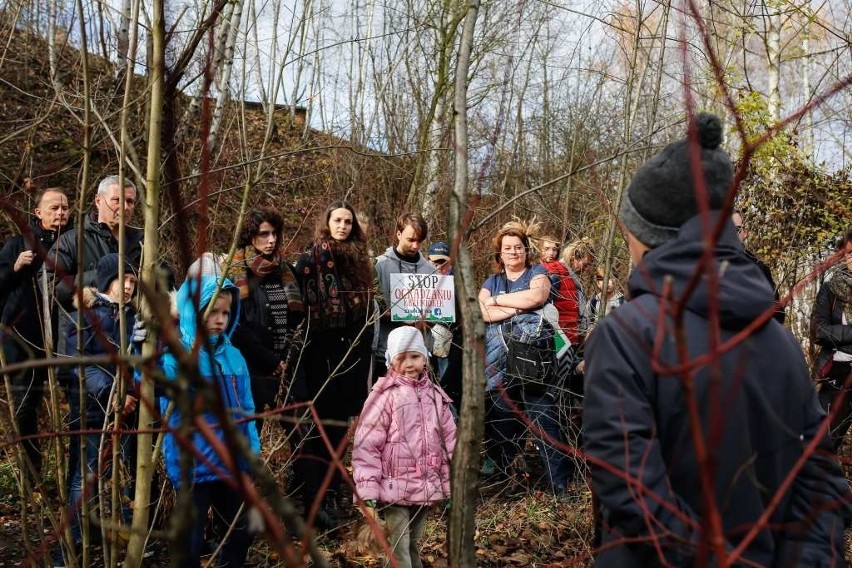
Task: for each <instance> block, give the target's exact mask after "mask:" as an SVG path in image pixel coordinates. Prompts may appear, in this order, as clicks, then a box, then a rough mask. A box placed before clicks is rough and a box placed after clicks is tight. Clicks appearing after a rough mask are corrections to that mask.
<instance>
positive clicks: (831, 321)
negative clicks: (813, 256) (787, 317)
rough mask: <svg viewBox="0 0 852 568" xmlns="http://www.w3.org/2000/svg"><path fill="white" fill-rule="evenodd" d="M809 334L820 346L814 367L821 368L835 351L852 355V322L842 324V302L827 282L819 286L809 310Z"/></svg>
mask: <svg viewBox="0 0 852 568" xmlns="http://www.w3.org/2000/svg"><path fill="white" fill-rule="evenodd" d="M811 334H812V335H813V339H814V342H815V343H816V344H817V345H819V346H820V352H819V354H818V355H817V358H816V364H815V367H816V369H817V370H819V369H822V368H823V367H824V366H825V365H826V364H827V363H828V361H829V359H831V358H832V357H833V356H834V352H835V351H841V352H843V353H848V354H850V355H852V323H849V324H847V325H843V302H842V301H841V300H840V299H838V298H837V296H835V295H834V292H832V291H831V287H830V286H829V285H828V283H825V284H823V285H822V286H820V289H819V292H817V297H816V303H814V309H813V312H811Z"/></svg>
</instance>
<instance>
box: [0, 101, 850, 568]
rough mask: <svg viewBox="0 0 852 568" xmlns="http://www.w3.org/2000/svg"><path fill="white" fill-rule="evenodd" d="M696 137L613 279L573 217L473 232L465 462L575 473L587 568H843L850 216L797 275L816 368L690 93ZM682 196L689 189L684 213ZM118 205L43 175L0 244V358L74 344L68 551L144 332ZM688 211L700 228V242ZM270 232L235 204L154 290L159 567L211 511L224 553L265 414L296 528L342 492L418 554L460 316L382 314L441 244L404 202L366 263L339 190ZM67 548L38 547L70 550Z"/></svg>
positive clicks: (392, 541) (138, 239) (433, 495)
mask: <svg viewBox="0 0 852 568" xmlns="http://www.w3.org/2000/svg"><path fill="white" fill-rule="evenodd" d="M692 131H693V134H692V135H691V136H690V137H687V138H686V139H683V140H679V141H677V142H674V143H672V144H670V145H669V146H667V147H666V148H665V149H663V150H662V151H661V152H660V153H659V154H657V155H656V156H654V157H653V158H651V159H650V160H649V161H648V162H647V163H646V164H645V165H643V166H642V167H641V168H640V169H639V170H638V171H637V172H636V175H635V176H634V178H633V179H632V181H631V183H630V185H629V186H628V188H627V190H626V193H625V197H624V200H623V202H622V205H621V209H620V212H619V216H620V219H621V222H622V223H623V226H624V228H625V230H626V240H627V243H628V248H629V251H630V256H631V259H632V261H633V264H634V265H635V269H634V271H633V273H632V274H631V276H630V279H629V283H628V285H627V290H626V292H627V293H625V291H623V290H621V287H620V285H619V279H618V278H617V276H616V275H615V274H614V272H613V271H612V270H610V269H605V267H604V266H597V267H596V266H595V257H596V251H595V250H594V248H593V246H592V243H591V242H590V241H589V240H587V239H578V240H575V241H571V242H568V243H563V242H562V239H561V238H559V237H556V236H555V235H554V234H553V233H549V234H548V233H542V232H541V227H540V226H539V224H537V223H535V222H522V221H512V222H509V223H507V224H505V225H503V226H502V227H500V228H499V230H498V231H497V233H496V234H495V235H494V238H493V241H492V249H491V255H492V257H491V258H492V260H493V263H494V266H493V273H492V274H491V275H489V276H488V277H487V278H486V279H485V281H484V283H483V284H482V287H481V290H480V292H479V296H478V300H479V305H480V309H481V315H482V318H483V319H484V321H485V323H486V338H485V368H484V369H483V374H484V382H485V385H486V387H485V388H486V408H485V440H484V447H485V452H484V460H483V466H482V474H483V476H485V477H488V478H492V479H493V478H496V479H507V480H511V479H513V478H515V477H516V476H518V475H519V474H520V473H522V472H527V471H528V469H527V464H526V463H525V458H528V457H529V456H527V455H526V452H525V451H524V448H525V443H526V441H527V440H531V441H532V443H533V444H534V445H535V447H536V448H537V450H538V454H539V456H540V462H541V469H542V470H543V474H542V479H541V483H542V484H543V486H544V487H545V488H546V489H547V490H548V491H550V492H552V493H553V494H554V495H556V496H557V498H558V497H559V496H561V495H565V494H566V493H568V492H569V490H570V488H571V484H572V482H573V481H575V480H582V479H584V477H585V474H586V473H587V472H588V475H589V477H590V479H591V484H592V488H593V494H594V496H595V501H594V509H595V518H596V525H597V532H596V539H597V543H596V544H597V546H598V547H597V548H596V555H597V565H598V566H657V565H675V566H687V565H694V563H695V562H696V561H697V560H696V559H699V558H703V559H704V561H709V560H712V559H714V558H720V557H721V556H722V555H734V556H735V557H736V558H735V560H736V561H738V562H743V563H745V564H744V565H746V564H747V565H754V564H756V565H767V566H769V565H771V566H788V565H789V566H794V565H795V566H803V565H808V566H832V565H836V566H840V565H843V562H844V561H843V557H844V532H843V531H844V529H845V527H846V526H848V525H849V523H850V521H852V502H850V497H852V494H850V491H849V488H848V485H847V482H846V480H845V479H844V476H843V474H842V471H841V469H840V467H839V465H838V463H837V461H836V458H835V457H834V453H835V451H836V450H837V449H838V448H839V446H840V444H841V442H842V440H843V438H844V436H845V435H846V432H847V430H848V427H849V423H850V420H852V397H847V396H846V394H847V391H848V388H849V385H850V382H852V367H850V365H852V276H850V274H852V231H849V232H847V233H846V234H845V235H844V236H843V238H842V239H841V240H840V244H839V247H838V254H837V256H836V257H835V258H836V259H837V260H840V262H838V263H837V264H836V265H835V266H833V267H832V268H830V269H829V271H828V272H827V274H826V278H825V283H824V284H823V285H822V286H821V288H820V290H819V294H818V296H817V301H816V305H815V307H814V317H813V322H814V323H813V332H814V341H815V342H816V344H817V345H818V346H820V348H821V352H820V354H819V356H818V357H817V365H816V370H815V371H813V372H812V370H811V369H809V368H808V367H807V365H806V363H805V358H804V356H803V354H802V349H801V347H800V346H799V344H798V343H797V341H796V340H795V339H794V338H793V336H792V334H791V333H790V332H789V331H788V330H786V329H785V328H784V327H783V326H782V325H781V323H782V322H783V314H784V309H783V304H781V303H779V299H778V295H777V290H775V289H774V283H773V282H772V280H771V273H769V272H768V269H766V270H764V268H765V267H761V266H760V265H759V263H758V262H757V259H756V258H755V257H754V256H753V255H751V253H748V252H747V251H746V250H745V249H744V248H743V242H744V241H745V239H746V238H747V231H746V229H745V227H744V224H743V218H742V215H741V214H740V213H739V212H734V213H733V215H732V216H730V217H728V216H723V215H722V211H724V210H725V208H726V207H729V206H730V203H729V201H730V199H729V192H730V189H731V187H732V182H733V169H732V166H731V162H730V159H729V157H728V155H727V154H726V153H725V152H724V151H722V150H721V149H720V148H719V144H720V142H721V128H720V125H719V121H718V119H717V118H715V117H713V116H711V115H698V116H697V117H696V118H695V122H694V124H693V128H692ZM698 188H700V189H701V191H698ZM697 195H704V196H706V200H707V207H706V210H705V211H704V212H703V213H702V207H700V206H699V203H700V202H699V198H698V197H696V196H697ZM136 199H137V195H136V188H135V186H134V185H133V184H132V183H131V182H130V181H129V180H122V179H120V178H119V177H118V176H109V177H107V178H105V179H104V180H103V181H102V182H101V184H100V186H99V187H98V191H97V195H96V196H95V199H94V206H95V207H94V210H93V211H92V214H91V215H89V216H87V217H86V218H85V220H84V222H83V226H82V227H71V226H70V224H69V206H68V196H67V195H66V193H65V191H63V190H61V189H58V188H50V189H46V190H44V191H41V192H39V193H38V194H37V195H36V196H35V203H36V205H35V208H34V218H33V221H32V224H31V225H30V226H28V227H23V228H22V235H21V236H19V237H15V238H13V239H11V240H10V241H9V242H7V243H6V245H5V246H4V247H3V248H2V250H0V292H2V294H0V298H3V299H4V301H3V304H2V307H3V309H2V320H0V321H2V324H3V328H2V340H3V341H2V346H3V355H4V360H3V364H4V365H7V364H9V363H16V362H22V361H26V360H29V359H33V358H44V357H45V356H48V355H50V354H51V353H53V352H56V353H57V354H59V355H60V356H67V357H69V358H71V359H72V360H73V361H74V362H75V364H73V365H68V366H62V367H60V368H59V369H58V376H59V378H60V384H62V385H63V387H64V390H65V393H66V396H67V397H68V400H69V404H70V416H69V418H68V428H69V430H71V431H77V430H80V431H85V432H86V435H85V436H82V437H80V436H73V435H72V436H70V437H69V440H70V444H69V448H68V458H67V459H68V472H69V475H68V480H67V483H68V489H69V491H68V495H69V502H68V509H67V511H68V514H67V515H66V516H65V518H66V519H67V522H68V523H69V524H70V526H71V534H72V538H73V541H74V544H77V545H79V544H78V543H79V542H81V541H82V539H83V529H84V528H85V525H86V522H87V520H88V519H87V518H86V517H84V516H83V515H81V511H85V510H86V509H85V507H84V506H83V505H84V503H88V502H92V505H91V506H92V507H96V506H97V504H96V503H95V502H94V500H93V494H96V493H97V491H98V489H97V478H98V477H103V476H105V475H107V474H108V473H109V471H110V465H111V464H109V463H108V461H109V460H107V459H106V456H107V455H108V454H109V451H108V450H109V444H110V441H109V440H115V439H116V436H111V435H110V434H109V432H110V431H111V430H116V431H121V430H122V427H121V425H122V424H131V423H132V421H133V420H134V416H135V413H136V411H137V408H138V406H139V404H140V400H139V390H138V381H139V376H138V373H137V374H136V375H134V372H133V369H131V368H130V367H129V366H128V364H127V362H126V361H127V360H126V358H123V357H121V356H120V355H121V353H122V349H127V348H128V347H130V348H133V347H134V345H133V344H134V341H144V340H146V338H147V334H146V333H144V331H145V327H146V326H149V325H151V324H152V323H155V324H156V325H157V326H158V327H159V328H162V327H163V326H164V325H166V323H165V322H159V323H156V322H141V321H140V320H139V318H138V317H137V316H136V315H135V312H134V309H133V305H134V301H133V299H134V297H136V296H138V294H137V293H136V284H137V278H138V274H139V268H140V262H141V252H142V248H141V244H142V241H143V235H142V232H141V231H140V230H138V229H134V228H133V227H132V226H131V225H130V223H131V222H132V216H133V212H134V207H135V204H136ZM711 227H718V229H719V230H718V238H717V239H715V240H713V241H712V242H711V243H710V245H709V246H711V247H712V251H711V252H712V254H710V255H708V254H707V249H706V246H708V245H707V239H704V238H703V235H705V234H707V233H708V231H710V230H712V229H711ZM283 231H284V222H283V220H282V217H281V216H280V215H279V214H278V213H277V212H276V211H275V210H273V209H269V208H256V209H252V210H250V211H249V212H248V213H247V214H246V216H245V218H244V220H243V222H242V230H241V232H240V233H239V238H238V242H237V248H236V252H235V254H234V255H233V256H232V258H230V259H228V258H226V257H224V255H222V256H216V255H205V257H204V258H203V259H202V260H203V261H202V262H198V263H196V265H194V267H193V268H192V269H191V270H190V271H189V272H188V273H187V275H186V278H185V279H184V280H182V282H181V283H180V285H179V286H178V289H177V291H176V293H175V294H174V303H175V306H174V314H173V318H174V321H173V322H171V323H172V324H174V325H176V326H177V330H178V336H179V340H178V342H177V343H171V344H168V343H163V344H162V345H160V347H159V350H160V355H159V361H158V367H159V368H160V369H161V370H162V377H163V378H162V380H161V381H160V382H159V384H158V387H157V395H158V399H159V400H158V406H157V408H158V409H159V411H160V416H159V419H160V420H161V422H162V424H163V430H164V433H165V436H164V442H163V459H164V462H165V470H166V473H167V475H168V477H169V479H170V481H171V485H172V487H173V488H174V489H175V490H176V491H178V493H179V495H184V496H186V497H185V500H184V501H179V502H182V503H189V504H191V506H192V508H193V510H194V511H195V514H194V515H192V516H191V517H190V518H191V519H192V522H191V523H190V526H189V528H188V535H187V536H188V538H187V540H186V542H187V543H188V545H187V546H186V547H185V550H183V565H185V566H199V565H200V558H201V556H202V554H203V551H204V550H205V546H206V544H205V540H206V535H209V534H210V532H211V530H213V533H214V534H217V533H216V531H215V525H217V524H218V525H223V524H224V526H226V527H229V529H228V530H227V531H224V532H222V533H218V536H219V537H220V538H222V539H224V540H223V543H222V547H221V550H220V552H219V554H218V555H217V565H219V566H242V565H244V563H245V561H246V557H247V553H248V550H249V547H250V545H251V543H252V540H253V538H254V536H253V534H252V531H251V527H250V524H249V522H248V520H247V517H246V513H245V512H244V510H243V509H244V508H243V505H244V499H245V493H244V492H243V491H242V488H244V487H245V486H246V484H247V483H249V482H250V479H251V473H252V465H251V464H252V463H253V458H252V454H256V455H259V454H260V453H262V452H264V451H271V450H268V449H266V448H262V447H261V436H260V431H261V428H262V426H263V425H264V424H273V423H274V424H276V425H277V424H280V425H281V427H282V428H284V431H285V432H286V434H287V436H286V439H287V440H289V442H290V444H289V446H290V448H289V451H290V452H291V454H292V471H291V472H290V473H289V475H288V487H287V488H286V490H287V492H288V493H289V494H290V495H293V496H294V497H296V498H297V499H298V500H299V501H300V502H301V503H302V508H303V510H304V514H305V518H306V519H307V520H309V521H310V522H309V524H311V525H313V526H315V527H316V528H317V529H318V530H320V531H323V532H326V533H328V534H329V535H334V534H335V533H336V531H337V529H338V528H339V526H340V525H341V523H342V522H344V520H345V518H346V517H347V516H348V514H349V511H351V510H352V508H353V503H354V506H355V507H356V508H358V509H360V510H361V511H362V512H363V513H364V514H365V515H366V516H367V517H370V518H371V519H372V520H373V521H376V522H377V523H380V524H383V525H384V526H385V527H386V531H387V532H386V538H387V539H388V542H389V545H390V550H391V552H392V554H393V555H394V557H395V558H396V561H397V563H398V564H399V565H400V566H421V561H420V557H419V551H418V542H419V540H420V539H421V537H422V535H423V528H424V521H425V518H426V515H427V513H428V511H429V509H430V507H431V506H432V505H435V504H438V503H441V502H444V501H446V500H447V499H449V497H450V495H451V488H450V483H449V482H450V474H449V472H450V465H451V462H452V457H453V451H454V446H455V437H456V423H457V421H458V419H459V417H458V409H459V408H461V393H462V388H461V385H462V372H461V361H462V357H463V353H464V347H465V345H464V330H463V326H462V325H461V324H460V322H459V321H458V320H457V319H456V321H437V320H436V321H430V320H429V318H426V317H423V318H421V319H420V320H418V321H414V322H409V321H405V320H404V318H402V317H397V316H396V315H394V313H395V312H394V309H393V308H394V306H395V304H397V303H399V302H400V300H399V298H400V296H399V293H400V291H399V288H398V286H399V284H398V282H399V279H400V278H401V277H407V276H410V277H412V278H414V279H417V278H418V277H421V276H432V275H435V276H440V277H444V278H448V279H450V280H451V277H452V274H453V268H452V264H453V256H452V254H451V249H450V247H449V245H448V244H447V243H446V242H442V241H433V242H432V243H431V245H430V246H429V247H428V249H426V248H424V244H425V243H426V242H427V239H428V237H429V228H428V225H427V222H426V220H425V219H424V218H423V217H422V216H421V215H419V214H417V213H405V214H402V215H400V216H399V218H398V219H397V224H396V227H395V242H394V244H392V245H391V246H389V247H388V248H387V250H385V251H384V252H383V253H382V254H381V255H379V256H378V257H377V258H376V259H375V260H372V259H371V258H370V255H369V254H368V252H367V235H366V232H365V228H364V227H363V226H362V221H361V220H359V214H358V212H357V211H356V210H355V208H354V207H353V206H352V205H351V204H350V203H348V202H346V201H335V202H333V203H331V204H330V205H329V206H328V207H327V209H326V210H325V211H324V213H323V214H322V215H320V216H319V217H318V219H317V225H316V229H315V231H314V237H313V241H312V242H311V243H310V244H309V246H308V247H307V249H306V250H305V251H304V252H303V253H302V254H300V255H299V256H298V258H296V259H295V262H292V263H291V262H290V259H287V258H285V256H284V254H283V251H282V242H283ZM737 237H739V238H737ZM122 238H123V241H120V239H122ZM80 243H82V249H80V248H79V246H80ZM424 251H428V254H426V253H425V252H424ZM696 274H700V275H701V278H697V279H696V278H695V275H696ZM587 287H591V288H592V289H591V290H590V291H589V292H587V291H586V289H587ZM773 294H774V296H773ZM627 297H629V298H630V299H629V301H628V300H627V299H626V298H627ZM458 301H459V298H458V297H455V298H454V302H455V303H456V304H458ZM455 312H456V314H458V313H459V310H458V309H456V310H455ZM137 347H138V346H137ZM80 357H82V358H83V359H84V360H86V361H89V362H85V363H82V364H81V363H79V358H80ZM47 373H48V370H47V369H46V368H45V367H41V366H35V367H32V368H28V369H27V370H26V371H23V372H20V373H15V374H13V375H12V376H11V377H10V379H11V380H10V385H11V392H10V395H11V400H10V404H11V405H12V410H13V414H14V416H15V418H16V420H17V428H18V434H19V435H20V436H21V437H22V438H23V440H24V442H23V443H22V448H23V449H24V455H25V456H26V459H25V461H24V463H25V465H26V470H25V471H24V472H23V477H22V480H23V481H24V482H26V483H29V484H31V485H32V484H37V483H38V482H39V479H40V477H41V475H42V469H43V467H44V465H43V459H42V452H41V448H40V447H39V443H38V441H37V440H38V436H37V434H38V411H39V407H40V405H41V402H42V399H43V393H44V389H45V386H44V385H45V381H46V377H47ZM812 379H815V381H814V380H812ZM815 383H816V385H817V387H818V389H819V394H817V389H815V388H814V384H815ZM723 409H724V410H723ZM827 412H828V413H830V418H829V419H828V420H826V413H827ZM358 417H360V418H358ZM285 418H286V419H285ZM353 419H354V420H353ZM110 423H113V424H114V426H112V427H111V426H110ZM113 443H114V442H113ZM350 443H351V446H352V447H351V452H352V453H351V465H352V470H351V478H350V474H349V472H348V470H347V469H346V467H345V466H344V462H345V460H346V455H347V451H348V450H349V446H350ZM81 460H82V461H81ZM112 465H117V464H112ZM346 485H349V486H351V487H354V491H353V503H349V504H347V503H346V502H344V499H345V498H346V497H347V492H346V491H345V490H344V487H345V486H346ZM122 487H123V488H124V490H126V491H130V490H131V489H132V482H130V483H127V484H123V485H122ZM127 502H128V499H122V503H124V504H125V505H126V503H127ZM116 510H117V511H118V516H119V517H120V518H117V519H112V521H113V522H115V523H118V524H126V523H128V522H129V517H130V511H129V510H128V508H127V507H126V506H119V507H117V508H116ZM211 519H212V520H211ZM211 526H213V527H214V528H213V529H211ZM64 552H65V556H64V557H63V556H62V555H61V554H60V555H56V556H55V557H54V564H55V565H57V566H59V565H64V563H65V561H66V560H68V554H73V553H74V552H75V551H74V550H73V547H71V550H67V551H64ZM832 562H833V563H832Z"/></svg>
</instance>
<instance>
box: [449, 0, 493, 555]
mask: <svg viewBox="0 0 852 568" xmlns="http://www.w3.org/2000/svg"><path fill="white" fill-rule="evenodd" d="M478 13H479V0H471V2H470V4H469V5H468V11H467V16H466V17H465V23H464V30H463V31H462V37H461V43H460V45H459V55H458V62H457V65H456V87H455V100H454V114H455V116H454V119H455V134H456V136H455V138H456V146H455V147H456V157H455V185H454V188H453V198H452V200H451V203H450V231H451V237H452V242H453V252H452V254H453V256H454V257H455V258H456V259H457V261H456V268H457V270H456V271H455V281H456V290H457V293H458V294H459V295H460V298H459V300H460V301H459V304H460V306H461V316H462V325H463V326H464V329H465V346H466V349H465V353H464V364H463V367H464V369H463V375H462V376H463V386H462V408H461V411H460V416H461V421H460V423H459V429H458V434H457V441H456V448H455V452H454V453H453V466H452V488H453V494H452V502H453V504H452V507H451V509H450V518H449V522H448V532H449V541H450V565H451V566H475V565H476V555H475V551H474V545H473V544H474V532H475V530H476V525H475V522H474V521H475V513H476V507H475V506H473V504H474V503H476V502H477V499H478V498H479V457H480V456H479V454H480V449H481V447H482V436H483V433H484V420H485V377H484V375H483V374H482V368H483V366H484V358H485V357H484V349H483V341H484V338H485V324H484V322H483V320H482V313H481V312H480V311H479V301H478V299H477V292H478V290H477V286H476V282H475V281H474V271H473V259H472V258H471V256H470V252H469V250H468V246H467V240H468V239H467V237H468V232H467V226H468V224H469V219H468V211H469V208H470V197H469V195H468V134H467V83H468V72H469V68H470V54H471V51H472V49H473V38H474V30H475V28H476V18H477V15H478Z"/></svg>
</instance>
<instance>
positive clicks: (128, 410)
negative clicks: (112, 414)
mask: <svg viewBox="0 0 852 568" xmlns="http://www.w3.org/2000/svg"><path fill="white" fill-rule="evenodd" d="M137 402H139V401H138V400H137V398H136V397H135V396H133V395H132V394H128V395H125V396H124V408H123V409H122V411H121V413H122V414H123V415H125V416H127V415H128V414H133V411H134V410H136V403H137Z"/></svg>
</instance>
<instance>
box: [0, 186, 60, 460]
mask: <svg viewBox="0 0 852 568" xmlns="http://www.w3.org/2000/svg"><path fill="white" fill-rule="evenodd" d="M34 213H35V217H34V218H33V219H32V222H31V224H30V225H29V227H27V228H25V229H24V230H23V231H22V234H21V235H18V236H16V237H12V239H10V240H9V241H7V242H6V244H5V245H4V246H3V248H2V250H0V299H2V298H5V302H2V300H0V302H2V312H0V323H2V329H0V337H2V349H3V355H4V356H5V359H6V363H19V362H22V361H27V360H33V359H41V358H44V356H45V336H44V325H45V322H46V320H45V318H44V317H43V315H44V311H43V306H42V301H41V293H40V290H39V286H38V282H37V277H38V273H39V269H40V268H41V266H42V263H43V262H44V258H45V256H46V255H47V251H48V250H50V247H51V246H53V243H54V242H56V239H57V238H58V237H59V235H60V234H61V233H62V232H63V231H65V229H66V228H67V226H68V219H69V208H68V197H67V196H66V194H65V190H63V189H61V188H56V187H54V188H49V189H44V190H41V191H39V192H38V193H37V194H36V195H35V210H34ZM54 325H55V322H54ZM53 332H54V333H53V337H54V338H55V337H56V328H55V327H54V329H53ZM46 378H47V369H46V368H44V367H39V368H32V369H27V370H25V371H20V372H16V373H12V374H11V376H10V382H11V387H12V398H13V400H12V403H13V412H14V415H15V418H16V419H17V422H18V432H19V434H20V435H21V436H32V435H34V434H36V433H37V430H38V411H39V407H40V406H41V401H42V398H43V394H44V383H45V380H46ZM24 449H25V451H26V455H27V456H28V457H29V459H30V462H31V464H32V466H33V468H34V469H33V471H34V472H35V473H36V474H38V473H39V472H40V471H41V462H42V460H41V451H40V449H39V444H38V441H37V440H27V441H25V442H24Z"/></svg>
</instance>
